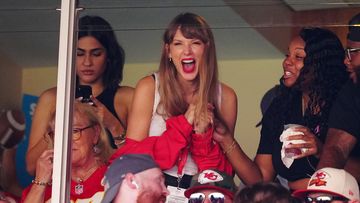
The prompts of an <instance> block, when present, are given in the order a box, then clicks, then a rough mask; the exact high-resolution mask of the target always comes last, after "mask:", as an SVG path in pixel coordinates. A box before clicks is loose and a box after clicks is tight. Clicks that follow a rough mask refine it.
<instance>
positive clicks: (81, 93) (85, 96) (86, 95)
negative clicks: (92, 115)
mask: <svg viewBox="0 0 360 203" xmlns="http://www.w3.org/2000/svg"><path fill="white" fill-rule="evenodd" d="M91 95H92V89H91V86H89V85H79V86H78V87H77V88H76V92H75V98H79V97H82V99H81V102H82V103H92V104H93V102H92V101H91V98H90V96H91Z"/></svg>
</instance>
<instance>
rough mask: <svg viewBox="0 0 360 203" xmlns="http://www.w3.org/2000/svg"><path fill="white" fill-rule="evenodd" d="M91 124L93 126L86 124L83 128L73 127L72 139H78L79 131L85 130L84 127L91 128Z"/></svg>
mask: <svg viewBox="0 0 360 203" xmlns="http://www.w3.org/2000/svg"><path fill="white" fill-rule="evenodd" d="M93 126H94V124H91V125H89V126H86V127H84V128H74V129H73V134H72V139H73V140H74V141H76V140H79V139H80V137H81V132H82V131H84V130H86V129H89V128H92V127H93Z"/></svg>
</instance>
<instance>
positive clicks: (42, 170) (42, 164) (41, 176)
mask: <svg viewBox="0 0 360 203" xmlns="http://www.w3.org/2000/svg"><path fill="white" fill-rule="evenodd" d="M53 159H54V150H52V149H49V150H45V151H44V152H43V153H42V154H41V156H40V157H39V159H38V160H37V162H36V176H35V180H37V181H40V182H43V183H50V182H51V177H52V169H53Z"/></svg>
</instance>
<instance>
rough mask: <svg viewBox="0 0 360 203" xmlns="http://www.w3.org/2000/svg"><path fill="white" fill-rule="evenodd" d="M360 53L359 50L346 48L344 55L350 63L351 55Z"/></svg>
mask: <svg viewBox="0 0 360 203" xmlns="http://www.w3.org/2000/svg"><path fill="white" fill-rule="evenodd" d="M358 51H360V48H346V49H345V55H346V57H347V58H348V59H349V60H350V61H351V55H352V54H355V53H357V52H358Z"/></svg>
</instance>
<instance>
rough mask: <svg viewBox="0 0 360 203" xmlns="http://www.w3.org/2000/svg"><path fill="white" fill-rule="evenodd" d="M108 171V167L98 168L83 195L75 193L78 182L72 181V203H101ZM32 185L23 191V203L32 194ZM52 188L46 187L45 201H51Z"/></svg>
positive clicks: (85, 186)
mask: <svg viewBox="0 0 360 203" xmlns="http://www.w3.org/2000/svg"><path fill="white" fill-rule="evenodd" d="M106 170H107V165H104V166H102V167H100V168H98V169H97V170H96V171H95V172H94V173H93V174H92V175H91V176H90V177H89V178H88V179H87V180H85V181H84V182H83V183H82V185H83V186H84V192H83V193H82V194H76V193H75V186H76V185H77V184H78V183H77V182H74V181H71V190H70V199H71V201H72V202H82V201H84V202H101V200H102V198H103V196H104V186H103V185H101V180H102V178H103V177H104V174H105V172H106ZM31 187H32V184H31V185H29V186H28V187H27V188H25V190H24V191H23V194H22V196H21V202H24V201H25V198H26V196H27V195H28V193H29V192H30V189H31ZM51 191H52V190H51V186H46V189H45V201H44V202H46V201H48V200H50V199H51Z"/></svg>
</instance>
